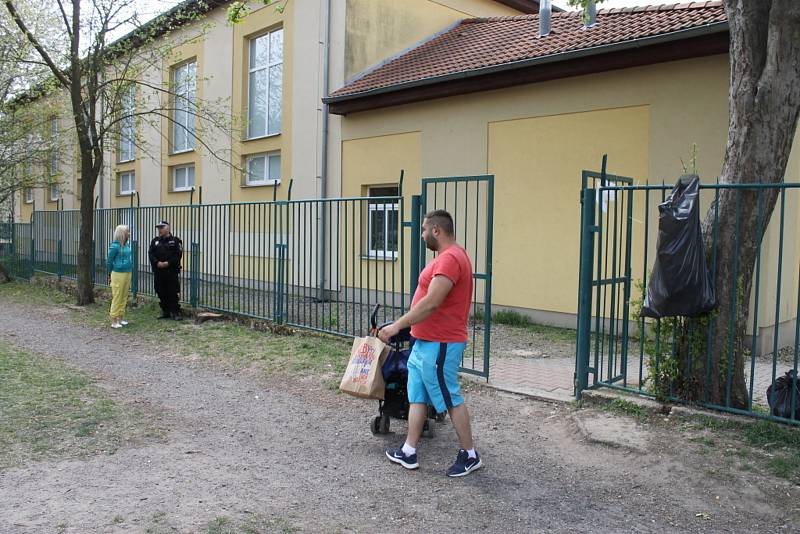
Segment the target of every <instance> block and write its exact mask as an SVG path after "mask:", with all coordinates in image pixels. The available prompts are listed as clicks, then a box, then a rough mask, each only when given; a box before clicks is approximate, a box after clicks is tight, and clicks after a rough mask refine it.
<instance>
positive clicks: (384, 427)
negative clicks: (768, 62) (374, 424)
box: [380, 415, 391, 434]
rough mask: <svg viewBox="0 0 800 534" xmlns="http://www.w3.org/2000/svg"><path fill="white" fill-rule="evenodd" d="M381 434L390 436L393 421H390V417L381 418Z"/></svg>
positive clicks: (383, 416)
mask: <svg viewBox="0 0 800 534" xmlns="http://www.w3.org/2000/svg"><path fill="white" fill-rule="evenodd" d="M380 420H381V421H380V433H381V434H388V433H389V426H390V425H391V421H390V420H389V416H388V415H382V416H381V417H380Z"/></svg>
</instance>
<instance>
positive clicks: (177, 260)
mask: <svg viewBox="0 0 800 534" xmlns="http://www.w3.org/2000/svg"><path fill="white" fill-rule="evenodd" d="M175 241H177V242H178V246H177V247H176V248H175V249H173V250H170V255H169V259H168V260H167V264H168V266H169V267H170V268H172V269H180V267H181V258H182V257H183V241H181V240H180V239H178V238H177V237H176V238H175Z"/></svg>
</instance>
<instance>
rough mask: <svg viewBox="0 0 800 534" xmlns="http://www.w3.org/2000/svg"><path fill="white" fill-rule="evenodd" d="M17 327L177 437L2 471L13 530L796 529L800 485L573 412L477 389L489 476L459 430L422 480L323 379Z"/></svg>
mask: <svg viewBox="0 0 800 534" xmlns="http://www.w3.org/2000/svg"><path fill="white" fill-rule="evenodd" d="M0 337H2V338H3V339H6V340H8V341H10V342H12V343H14V344H16V345H18V346H20V347H24V348H26V349H28V350H31V351H36V352H39V353H43V354H47V355H52V356H53V357H57V358H62V359H63V360H65V361H67V362H69V363H71V364H73V365H76V366H78V367H80V368H82V369H85V370H87V371H88V372H90V373H91V374H93V375H95V376H97V377H98V378H99V380H100V385H101V386H102V387H104V388H106V389H107V390H108V391H109V392H111V394H112V395H113V396H115V397H116V398H120V399H127V400H138V401H141V402H143V403H144V404H145V405H146V406H148V407H149V408H148V410H150V412H151V415H152V417H154V418H158V419H159V425H160V426H163V427H164V428H165V429H166V431H167V434H166V435H167V439H166V443H153V444H150V445H146V446H142V447H139V448H128V449H123V450H119V451H117V453H116V454H114V455H97V456H92V457H89V458H88V459H84V460H53V461H46V462H40V463H35V464H31V465H27V466H24V467H21V468H14V469H10V470H6V471H0V532H21V533H27V532H58V531H62V532H64V531H65V532H76V533H78V532H79V533H86V532H145V531H148V529H149V531H151V532H162V531H163V532H197V531H201V532H205V531H207V528H206V525H208V523H209V522H211V521H212V520H214V519H215V518H218V517H222V516H224V517H230V518H234V519H241V518H247V517H249V516H258V517H260V518H262V519H263V521H264V524H269V525H272V527H271V528H272V530H275V531H279V532H280V531H293V530H292V529H294V528H297V529H302V530H303V531H309V532H337V531H340V532H354V531H357V532H472V531H485V532H553V531H557V532H586V531H594V532H686V531H696V532H712V531H714V532H755V531H760V532H767V531H772V530H780V529H783V530H791V529H792V526H791V525H792V523H789V525H786V522H787V521H791V520H790V519H788V518H787V514H786V513H785V511H786V510H787V509H791V508H793V507H794V505H792V506H791V507H790V508H786V506H787V505H786V503H787V502H790V501H792V500H794V502H796V498H797V492H796V491H795V488H793V487H792V486H790V485H789V484H787V483H783V482H770V483H767V482H764V481H760V482H758V481H757V483H754V484H750V483H745V482H744V478H743V476H744V475H739V474H736V473H732V474H726V476H725V477H724V478H721V479H715V478H713V477H710V476H709V475H708V474H707V471H706V470H704V467H705V466H706V465H707V464H708V462H709V459H708V458H706V457H700V456H699V455H693V454H692V453H691V452H689V451H688V449H682V448H681V447H680V446H676V441H675V438H674V437H668V436H659V435H652V436H650V438H649V441H648V443H651V445H649V447H651V449H650V451H649V452H648V453H646V454H642V453H637V452H634V451H633V450H630V449H625V448H610V447H606V446H602V445H597V444H591V443H586V442H584V441H583V440H582V439H581V437H580V433H579V432H578V431H577V427H576V424H575V422H574V420H573V417H572V415H571V413H570V410H569V409H568V408H565V407H555V406H552V405H548V404H545V403H538V402H533V401H529V400H524V399H519V398H516V397H510V396H503V395H499V394H497V393H495V392H492V391H489V390H485V389H481V388H477V389H473V390H471V391H470V392H469V393H468V396H467V399H468V402H469V403H470V407H471V411H472V413H473V417H474V427H475V434H476V436H477V441H478V446H479V449H480V450H481V451H482V452H483V454H484V459H485V463H486V468H485V469H484V470H481V471H479V472H477V473H476V474H474V475H472V476H470V477H467V478H465V479H460V480H450V479H447V478H446V477H444V476H443V473H444V470H445V469H446V468H447V466H448V465H449V463H450V462H451V461H452V460H453V458H454V457H455V452H456V451H455V448H454V443H455V436H454V433H453V432H452V429H451V427H450V425H449V423H447V422H446V423H444V424H442V425H441V426H440V427H438V434H437V436H436V437H434V438H433V439H432V440H428V441H425V442H424V443H423V445H422V448H421V452H420V454H421V462H422V468H421V469H420V470H419V471H418V472H413V473H410V472H405V471H403V470H401V468H399V467H397V466H394V465H390V464H389V463H388V462H387V461H386V460H385V459H384V457H383V453H382V450H383V448H384V447H385V446H387V445H389V444H396V443H400V442H401V440H402V437H401V436H400V435H395V436H389V437H386V438H379V437H374V436H372V435H371V434H370V432H369V429H368V422H369V417H370V416H371V415H372V414H373V412H374V411H375V409H376V407H375V406H374V405H373V403H371V402H364V401H358V400H355V399H350V398H346V397H343V396H341V395H338V394H336V393H334V392H332V391H329V390H327V389H325V388H323V387H321V386H318V385H317V384H316V381H315V380H313V379H308V378H306V379H303V378H300V377H296V378H288V379H287V377H285V376H281V377H269V376H263V374H262V373H259V372H256V371H254V370H244V371H234V370H231V369H225V368H223V367H222V366H221V365H219V364H214V363H209V362H203V361H197V360H189V359H185V358H179V357H172V356H170V355H169V351H168V350H164V349H157V348H156V347H153V346H150V345H146V344H145V343H143V342H139V341H135V340H133V339H131V338H129V337H125V336H114V335H111V333H110V332H109V331H108V330H103V329H93V328H87V327H82V326H76V325H75V324H71V323H70V322H69V321H68V320H67V319H66V318H64V316H63V313H60V311H59V310H58V309H57V308H43V307H35V306H21V305H18V304H13V303H10V302H3V301H2V300H0ZM396 427H397V430H400V431H402V426H401V425H400V424H396ZM659 443H663V444H664V445H658V444H659ZM749 476H752V475H749ZM731 477H733V478H731ZM697 514H708V516H701V517H698V515H697ZM784 518H785V519H784Z"/></svg>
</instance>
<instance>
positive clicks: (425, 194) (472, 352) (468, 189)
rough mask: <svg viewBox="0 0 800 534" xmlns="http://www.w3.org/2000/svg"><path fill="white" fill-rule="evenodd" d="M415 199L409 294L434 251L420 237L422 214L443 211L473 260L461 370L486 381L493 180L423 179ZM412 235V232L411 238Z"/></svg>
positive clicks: (413, 203) (492, 177)
mask: <svg viewBox="0 0 800 534" xmlns="http://www.w3.org/2000/svg"><path fill="white" fill-rule="evenodd" d="M421 193H422V194H421V195H420V196H419V197H414V198H413V199H412V224H411V226H412V241H411V245H412V246H411V294H412V295H413V294H414V290H415V289H416V284H417V278H418V276H419V272H420V271H421V270H422V268H424V266H425V264H426V263H427V262H428V261H430V260H432V259H433V257H434V253H433V252H431V251H429V250H427V247H426V246H425V244H424V243H423V242H422V240H421V239H420V234H421V226H422V217H423V216H424V214H425V213H427V212H429V211H432V210H435V209H444V210H447V211H448V212H450V214H451V215H452V216H453V223H454V229H455V236H456V240H457V241H458V243H459V244H460V245H461V246H463V247H464V248H465V249H466V250H467V253H468V254H469V256H470V260H472V266H473V279H474V288H473V296H472V311H471V313H470V322H469V329H470V340H469V342H468V344H467V350H466V351H465V352H464V358H463V360H462V362H461V372H463V373H468V374H473V375H477V376H481V377H484V378H486V379H488V378H489V354H490V350H491V326H492V231H493V225H492V223H493V214H494V176H492V175H483V176H458V177H446V178H423V179H422V190H421ZM415 232H416V234H415Z"/></svg>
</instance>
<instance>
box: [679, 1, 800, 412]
mask: <svg viewBox="0 0 800 534" xmlns="http://www.w3.org/2000/svg"><path fill="white" fill-rule="evenodd" d="M725 9H726V12H727V15H728V22H729V25H730V34H731V38H730V63H731V74H730V78H731V83H730V93H729V114H730V120H729V126H728V143H727V147H726V152H725V160H724V162H723V167H722V173H721V174H720V179H719V182H720V184H723V185H724V184H752V183H767V184H779V183H782V182H783V181H784V174H785V172H786V166H787V163H788V160H789V153H790V151H791V147H792V140H793V139H794V134H795V131H796V129H797V121H798V115H800V2H798V1H797V0H727V1H726V2H725ZM778 198H779V191H778V190H776V189H770V190H762V191H760V192H759V191H757V190H754V189H745V190H742V189H739V190H735V189H723V190H721V191H719V197H718V201H716V202H714V203H713V204H712V206H711V209H710V210H709V212H708V214H707V215H706V220H705V223H704V237H705V242H706V251H707V254H708V256H709V259H710V262H709V266H710V267H714V266H715V267H716V271H715V272H716V274H715V280H714V284H715V290H716V295H717V299H718V302H719V308H718V310H717V315H716V317H715V319H714V320H712V321H710V327H709V328H710V332H706V335H707V340H709V341H710V347H711V348H710V351H708V353H707V354H709V355H710V356H709V360H710V361H706V360H705V354H704V355H703V358H701V362H700V363H699V364H698V365H695V366H693V367H694V368H693V369H692V370H690V371H689V373H692V374H694V377H693V379H692V381H691V382H692V390H693V391H691V396H692V397H693V398H694V399H695V400H704V401H706V402H710V403H714V404H722V405H730V406H732V407H737V408H744V407H747V404H748V397H749V394H748V390H747V386H746V381H745V373H744V370H745V352H746V347H745V346H744V345H745V344H744V338H745V335H746V330H747V319H748V311H749V305H750V291H751V288H752V283H753V272H754V269H755V261H756V255H757V253H758V249H759V247H760V245H761V236H762V235H763V232H764V231H766V227H767V225H768V223H769V221H770V218H771V215H772V212H773V209H774V208H775V205H776V201H777V199H778ZM715 244H716V247H715V246H714V245H715ZM706 348H708V347H706ZM684 372H686V370H685V371H684ZM684 376H686V374H684Z"/></svg>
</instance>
